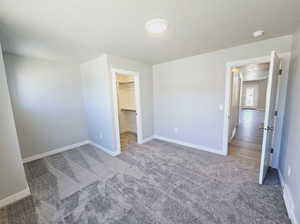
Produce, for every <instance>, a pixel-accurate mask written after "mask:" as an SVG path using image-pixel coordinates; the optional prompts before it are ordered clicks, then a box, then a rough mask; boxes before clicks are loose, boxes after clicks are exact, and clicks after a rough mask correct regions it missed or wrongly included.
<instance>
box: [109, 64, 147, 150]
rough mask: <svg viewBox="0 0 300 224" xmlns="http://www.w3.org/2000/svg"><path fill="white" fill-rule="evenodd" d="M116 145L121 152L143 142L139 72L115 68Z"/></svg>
mask: <svg viewBox="0 0 300 224" xmlns="http://www.w3.org/2000/svg"><path fill="white" fill-rule="evenodd" d="M113 92H114V109H115V129H116V145H117V149H118V151H119V153H121V152H122V151H125V150H126V149H127V148H128V147H130V146H132V145H134V144H137V143H139V144H140V143H141V141H142V122H141V107H140V85H139V74H138V73H137V72H130V71H124V70H118V69H113Z"/></svg>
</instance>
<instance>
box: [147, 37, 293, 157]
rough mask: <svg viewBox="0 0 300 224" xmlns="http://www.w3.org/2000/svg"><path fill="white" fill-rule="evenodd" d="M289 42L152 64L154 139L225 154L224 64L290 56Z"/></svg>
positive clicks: (279, 40)
mask: <svg viewBox="0 0 300 224" xmlns="http://www.w3.org/2000/svg"><path fill="white" fill-rule="evenodd" d="M291 40H292V37H291V36H284V37H279V38H274V39H269V40H264V41H259V42H255V43H252V44H247V45H242V46H238V47H234V48H229V49H224V50H220V51H216V52H211V53H207V54H202V55H197V56H193V57H188V58H183V59H179V60H175V61H171V62H166V63H162V64H158V65H154V66H153V72H154V77H153V79H154V130H155V131H154V132H155V134H156V135H158V136H162V137H165V138H170V139H175V140H178V141H183V142H187V143H190V144H194V145H199V146H204V147H206V148H210V149H213V150H215V151H217V152H221V150H222V143H223V142H222V141H223V124H224V111H222V110H220V107H219V106H220V105H221V106H224V100H225V72H226V71H225V70H226V63H227V62H231V61H236V60H242V59H248V58H255V57H262V56H267V55H270V52H271V51H272V50H276V51H277V52H279V53H281V52H289V51H290V48H291ZM174 128H178V132H177V133H176V131H174Z"/></svg>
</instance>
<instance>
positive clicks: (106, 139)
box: [80, 55, 116, 152]
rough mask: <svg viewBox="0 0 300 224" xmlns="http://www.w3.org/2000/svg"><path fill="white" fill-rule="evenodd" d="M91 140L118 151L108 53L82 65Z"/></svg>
mask: <svg viewBox="0 0 300 224" xmlns="http://www.w3.org/2000/svg"><path fill="white" fill-rule="evenodd" d="M80 69H81V74H82V79H83V92H84V105H85V112H86V118H87V126H88V137H89V140H91V141H93V142H95V143H97V144H99V145H101V146H103V147H105V148H106V149H108V150H110V151H112V152H116V145H115V136H114V133H115V132H114V123H113V113H114V112H113V104H112V94H111V88H112V81H111V77H110V74H109V71H108V60H107V55H102V56H101V57H99V58H97V59H94V60H91V61H89V62H86V63H84V64H82V65H81V66H80Z"/></svg>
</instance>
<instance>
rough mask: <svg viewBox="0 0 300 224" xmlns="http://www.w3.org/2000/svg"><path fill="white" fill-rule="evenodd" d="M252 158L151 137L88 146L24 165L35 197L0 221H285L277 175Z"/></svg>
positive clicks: (87, 223) (2, 214) (5, 212)
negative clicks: (111, 147)
mask: <svg viewBox="0 0 300 224" xmlns="http://www.w3.org/2000/svg"><path fill="white" fill-rule="evenodd" d="M253 167H254V166H253V164H252V163H251V162H247V161H242V160H238V159H237V158H233V157H230V156H229V157H223V156H218V155H214V154H211V153H207V152H203V151H199V150H194V149H190V148H186V147H182V146H178V145H175V144H171V143H166V142H163V141H158V140H152V141H150V142H148V143H146V144H144V145H137V144H135V145H131V146H129V147H127V148H126V150H125V151H124V152H123V153H122V154H121V155H120V156H117V157H110V156H108V155H106V154H105V153H104V152H102V151H101V150H98V149H96V148H94V147H93V146H90V145H86V146H82V147H80V148H77V149H73V150H70V151H67V152H64V153H60V154H57V155H53V156H50V157H47V158H44V159H40V160H37V161H34V162H30V163H27V164H25V169H26V175H27V178H28V181H29V186H30V189H31V192H32V196H31V197H28V198H26V199H24V200H22V201H20V202H17V203H15V204H13V205H10V206H8V207H7V208H4V209H2V210H1V212H0V221H1V224H17V223H22V224H24V223H25V224H36V223H40V224H41V223H42V224H50V223H55V224H71V223H72V224H73V223H74V224H99V223H107V224H123V223H128V224H150V223H156V224H159V223H160V224H171V223H172V224H174V223H178V224H179V223H180V224H181V223H182V224H184V223H189V224H200V223H202V224H221V223H237V224H252V223H253V224H254V223H256V224H258V223H261V224H273V223H274V224H285V223H290V222H289V219H288V216H287V213H286V208H285V205H284V201H283V197H282V190H281V187H280V185H279V182H278V177H277V173H276V172H275V171H274V170H272V172H270V175H269V179H268V180H267V181H266V184H265V185H263V186H260V185H258V184H257V178H258V177H257V175H258V173H257V169H255V168H253Z"/></svg>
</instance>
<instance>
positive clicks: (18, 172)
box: [0, 45, 27, 206]
mask: <svg viewBox="0 0 300 224" xmlns="http://www.w3.org/2000/svg"><path fill="white" fill-rule="evenodd" d="M0 108H1V109H0V133H1V134H0V201H1V200H2V199H4V198H6V197H8V196H11V195H13V194H16V193H18V192H20V191H22V190H24V189H25V188H26V187H27V182H26V179H25V172H24V168H23V163H22V160H21V153H20V148H19V143H18V138H17V133H16V128H15V121H14V117H13V112H12V106H11V102H10V97H9V92H8V86H7V80H6V75H5V69H4V63H3V57H2V48H1V45H0ZM0 206H1V203H0Z"/></svg>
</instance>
